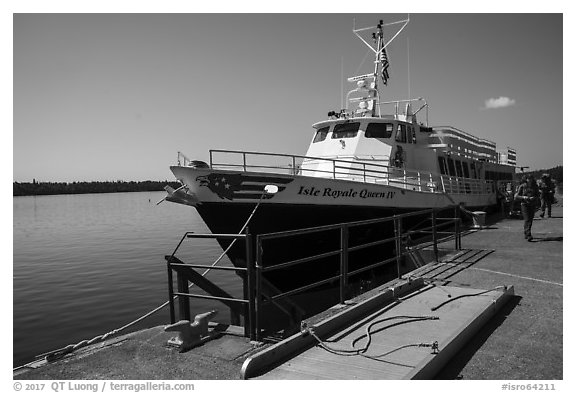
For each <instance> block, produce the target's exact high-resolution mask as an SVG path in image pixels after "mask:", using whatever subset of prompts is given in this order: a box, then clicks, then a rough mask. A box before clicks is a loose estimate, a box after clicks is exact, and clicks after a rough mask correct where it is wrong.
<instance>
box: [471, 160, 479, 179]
mask: <svg viewBox="0 0 576 393" xmlns="http://www.w3.org/2000/svg"><path fill="white" fill-rule="evenodd" d="M470 169H471V170H472V177H473V178H474V179H478V174H477V173H476V164H475V163H472V164H470Z"/></svg>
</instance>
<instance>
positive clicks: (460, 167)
mask: <svg viewBox="0 0 576 393" xmlns="http://www.w3.org/2000/svg"><path fill="white" fill-rule="evenodd" d="M455 161H456V173H457V174H458V177H462V162H460V161H459V160H455Z"/></svg>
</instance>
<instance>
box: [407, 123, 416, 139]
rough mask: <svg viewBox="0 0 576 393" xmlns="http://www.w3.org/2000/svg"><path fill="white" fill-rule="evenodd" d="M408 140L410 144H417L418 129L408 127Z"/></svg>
mask: <svg viewBox="0 0 576 393" xmlns="http://www.w3.org/2000/svg"><path fill="white" fill-rule="evenodd" d="M408 138H410V143H416V129H415V128H414V127H412V126H408Z"/></svg>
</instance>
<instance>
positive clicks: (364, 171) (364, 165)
mask: <svg viewBox="0 0 576 393" xmlns="http://www.w3.org/2000/svg"><path fill="white" fill-rule="evenodd" d="M362 165H363V167H364V170H363V171H362V172H363V173H364V183H366V164H365V163H363V164H362Z"/></svg>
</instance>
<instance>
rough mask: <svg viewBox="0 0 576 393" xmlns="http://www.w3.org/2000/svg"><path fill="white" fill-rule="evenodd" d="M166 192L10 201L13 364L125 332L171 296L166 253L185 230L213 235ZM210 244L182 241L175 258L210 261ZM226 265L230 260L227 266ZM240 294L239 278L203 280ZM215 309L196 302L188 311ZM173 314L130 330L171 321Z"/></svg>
mask: <svg viewBox="0 0 576 393" xmlns="http://www.w3.org/2000/svg"><path fill="white" fill-rule="evenodd" d="M164 195H165V193H164V192H140V193H118V194H86V195H55V196H36V197H14V198H13V203H14V206H13V213H14V231H13V234H14V265H13V269H14V280H13V284H14V315H13V318H14V353H13V362H14V366H18V365H21V364H24V363H26V362H29V361H31V360H33V359H34V356H35V355H38V354H40V353H44V352H47V351H51V350H54V349H58V348H61V347H63V346H66V345H68V344H76V343H77V342H79V341H81V340H85V339H91V338H93V337H95V336H98V335H100V334H104V333H107V332H109V331H111V330H113V329H116V328H119V327H121V326H124V325H125V324H127V323H129V322H131V321H133V320H135V319H136V318H138V317H140V316H141V315H143V314H145V313H147V312H148V311H150V310H152V309H153V308H156V307H157V306H159V305H160V304H162V303H164V302H165V301H166V300H167V299H168V294H167V275H166V265H165V260H164V255H166V254H171V253H172V251H173V250H174V248H175V247H176V245H177V244H178V241H179V240H180V238H181V237H182V235H183V233H184V232H185V231H194V232H198V233H207V232H209V231H208V230H207V228H206V226H205V225H204V223H203V222H202V220H201V219H200V217H199V216H198V215H197V213H196V210H195V209H193V208H191V207H187V206H182V205H177V204H174V203H170V202H164V203H162V204H160V205H158V206H157V205H156V203H155V202H156V201H158V200H159V199H161V198H162V197H163V196H164ZM220 252H221V249H220V247H219V246H218V245H217V244H216V243H215V241H213V240H189V241H185V244H184V247H183V250H182V252H180V253H179V254H178V255H179V256H180V257H181V259H183V260H185V261H186V262H190V263H192V262H195V263H203V264H211V263H212V262H213V261H214V260H215V259H216V258H217V257H218V255H219V254H220ZM221 264H223V265H229V262H228V261H227V260H223V261H222V262H221ZM207 277H208V278H211V279H213V280H214V281H216V282H219V283H220V284H221V285H224V286H225V288H226V289H227V290H228V291H229V292H230V293H231V294H232V295H234V296H240V294H241V282H240V280H239V279H238V278H237V277H236V276H235V275H234V274H233V273H229V272H211V273H209V275H208V276H207ZM214 308H217V309H219V310H220V314H219V316H218V318H216V320H217V321H221V322H227V321H228V318H229V312H228V310H227V308H222V307H221V306H220V305H219V304H218V303H215V302H212V303H207V302H205V301H200V302H198V301H197V302H195V303H193V305H192V312H193V313H196V312H203V311H207V310H209V309H214ZM168 315H169V314H168V310H167V308H165V309H164V310H162V311H161V312H159V313H157V314H155V315H154V316H152V317H149V318H148V319H146V320H144V321H142V322H140V323H139V324H137V325H135V326H134V328H133V329H132V330H137V329H141V328H144V327H150V326H156V325H160V324H167V323H169V316H168Z"/></svg>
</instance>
